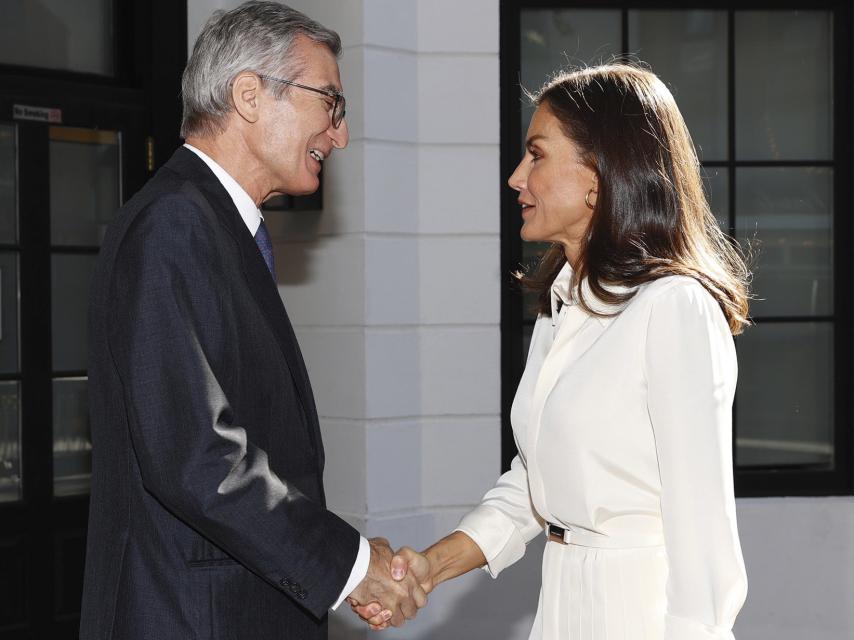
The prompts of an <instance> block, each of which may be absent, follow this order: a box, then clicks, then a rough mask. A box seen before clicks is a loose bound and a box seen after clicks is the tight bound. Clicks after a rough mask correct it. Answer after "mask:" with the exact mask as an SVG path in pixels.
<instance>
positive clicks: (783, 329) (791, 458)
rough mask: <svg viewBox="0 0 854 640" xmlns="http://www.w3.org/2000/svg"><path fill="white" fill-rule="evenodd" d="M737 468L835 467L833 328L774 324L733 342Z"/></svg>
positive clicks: (810, 324)
mask: <svg viewBox="0 0 854 640" xmlns="http://www.w3.org/2000/svg"><path fill="white" fill-rule="evenodd" d="M736 344H737V347H738V361H739V369H740V370H739V374H738V396H737V398H736V420H737V423H736V424H737V427H736V429H737V434H738V436H737V441H736V462H737V464H738V465H739V466H754V465H763V466H765V465H768V466H777V465H790V464H799V465H803V464H809V465H821V466H831V465H832V464H833V382H834V376H833V326H832V325H831V324H830V323H818V322H808V323H779V324H778V323H774V324H759V325H757V326H754V327H750V328H748V329H747V331H746V332H745V333H744V334H743V335H742V336H740V337H739V338H738V339H737V342H736Z"/></svg>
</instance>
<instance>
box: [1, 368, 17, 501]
mask: <svg viewBox="0 0 854 640" xmlns="http://www.w3.org/2000/svg"><path fill="white" fill-rule="evenodd" d="M18 388H19V383H17V382H0V502H11V501H14V500H20V499H21V422H20V417H19V416H20V414H19V411H18V406H19V404H18V398H19V393H18Z"/></svg>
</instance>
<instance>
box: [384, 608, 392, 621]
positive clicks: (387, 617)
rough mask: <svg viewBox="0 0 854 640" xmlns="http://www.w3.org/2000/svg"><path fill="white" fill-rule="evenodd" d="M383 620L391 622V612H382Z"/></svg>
mask: <svg viewBox="0 0 854 640" xmlns="http://www.w3.org/2000/svg"><path fill="white" fill-rule="evenodd" d="M383 620H391V611H389V610H388V609H386V610H385V611H383Z"/></svg>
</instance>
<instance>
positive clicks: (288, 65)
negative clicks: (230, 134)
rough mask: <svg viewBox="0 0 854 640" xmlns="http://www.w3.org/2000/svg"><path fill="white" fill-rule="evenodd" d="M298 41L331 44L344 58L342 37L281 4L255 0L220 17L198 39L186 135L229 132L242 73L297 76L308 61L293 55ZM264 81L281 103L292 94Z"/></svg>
mask: <svg viewBox="0 0 854 640" xmlns="http://www.w3.org/2000/svg"><path fill="white" fill-rule="evenodd" d="M297 36H305V37H307V38H310V39H311V40H314V41H315V42H319V43H321V44H325V45H326V46H327V47H329V49H330V51H332V53H333V55H335V56H336V57H337V56H339V55H340V54H341V38H339V37H338V34H337V33H335V32H334V31H332V30H331V29H327V28H326V27H324V26H323V25H321V24H320V23H318V22H316V21H314V20H312V19H311V18H309V17H308V16H306V15H305V14H303V13H300V12H299V11H297V10H296V9H291V8H290V7H288V6H286V5H283V4H280V3H278V2H269V1H266V0H250V2H245V3H243V4H242V5H240V6H239V7H237V8H236V9H232V10H231V11H217V12H215V13H214V14H213V15H212V16H211V18H210V20H208V22H207V24H205V27H204V29H202V33H201V34H200V35H199V38H198V40H196V44H195V45H194V46H193V53H192V55H191V56H190V60H189V62H187V67H186V68H185V69H184V75H183V77H182V78H181V90H182V96H183V102H184V117H183V120H182V122H181V136H182V137H183V138H187V137H189V136H200V137H204V136H209V135H216V134H218V133H221V132H222V131H223V129H224V125H225V117H226V116H227V115H228V113H229V112H230V111H231V110H232V109H233V108H234V105H233V104H232V100H231V85H232V82H234V79H235V78H236V77H237V76H238V75H239V74H240V73H242V72H244V71H254V72H255V73H257V74H258V75H270V76H276V77H280V78H284V79H288V80H290V79H293V78H295V77H297V76H298V75H299V74H300V72H301V71H302V69H301V68H300V65H301V63H302V61H301V60H299V59H296V58H295V57H294V56H292V55H291V50H292V48H293V45H294V40H295V39H296V37H297ZM261 82H262V83H263V84H264V86H265V88H266V89H267V90H268V91H269V92H270V93H271V94H272V95H273V96H274V97H275V98H276V99H277V100H278V99H280V98H281V97H282V95H283V94H284V93H285V91H287V90H288V86H287V85H284V84H281V83H279V82H266V81H265V80H264V79H263V78H262V79H261Z"/></svg>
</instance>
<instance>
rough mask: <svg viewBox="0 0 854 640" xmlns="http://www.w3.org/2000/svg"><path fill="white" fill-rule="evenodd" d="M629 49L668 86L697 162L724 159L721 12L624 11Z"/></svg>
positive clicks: (724, 43)
mask: <svg viewBox="0 0 854 640" xmlns="http://www.w3.org/2000/svg"><path fill="white" fill-rule="evenodd" d="M629 51H630V52H631V53H632V54H633V55H636V56H637V57H638V58H639V59H640V60H643V61H644V62H645V63H648V64H649V65H650V66H651V68H652V71H654V72H655V73H656V74H657V75H658V76H659V77H660V78H661V79H662V80H663V81H664V83H665V84H666V85H667V86H668V87H669V88H670V91H671V92H672V93H673V95H674V97H675V98H676V103H677V104H678V105H679V109H680V111H681V112H682V115H683V116H684V118H685V122H686V123H687V124H688V129H689V131H690V132H691V136H692V137H693V139H694V144H695V145H696V147H697V151H698V154H699V156H700V158H701V159H703V160H726V159H727V12H726V11H686V10H678V11H650V10H634V11H629Z"/></svg>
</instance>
